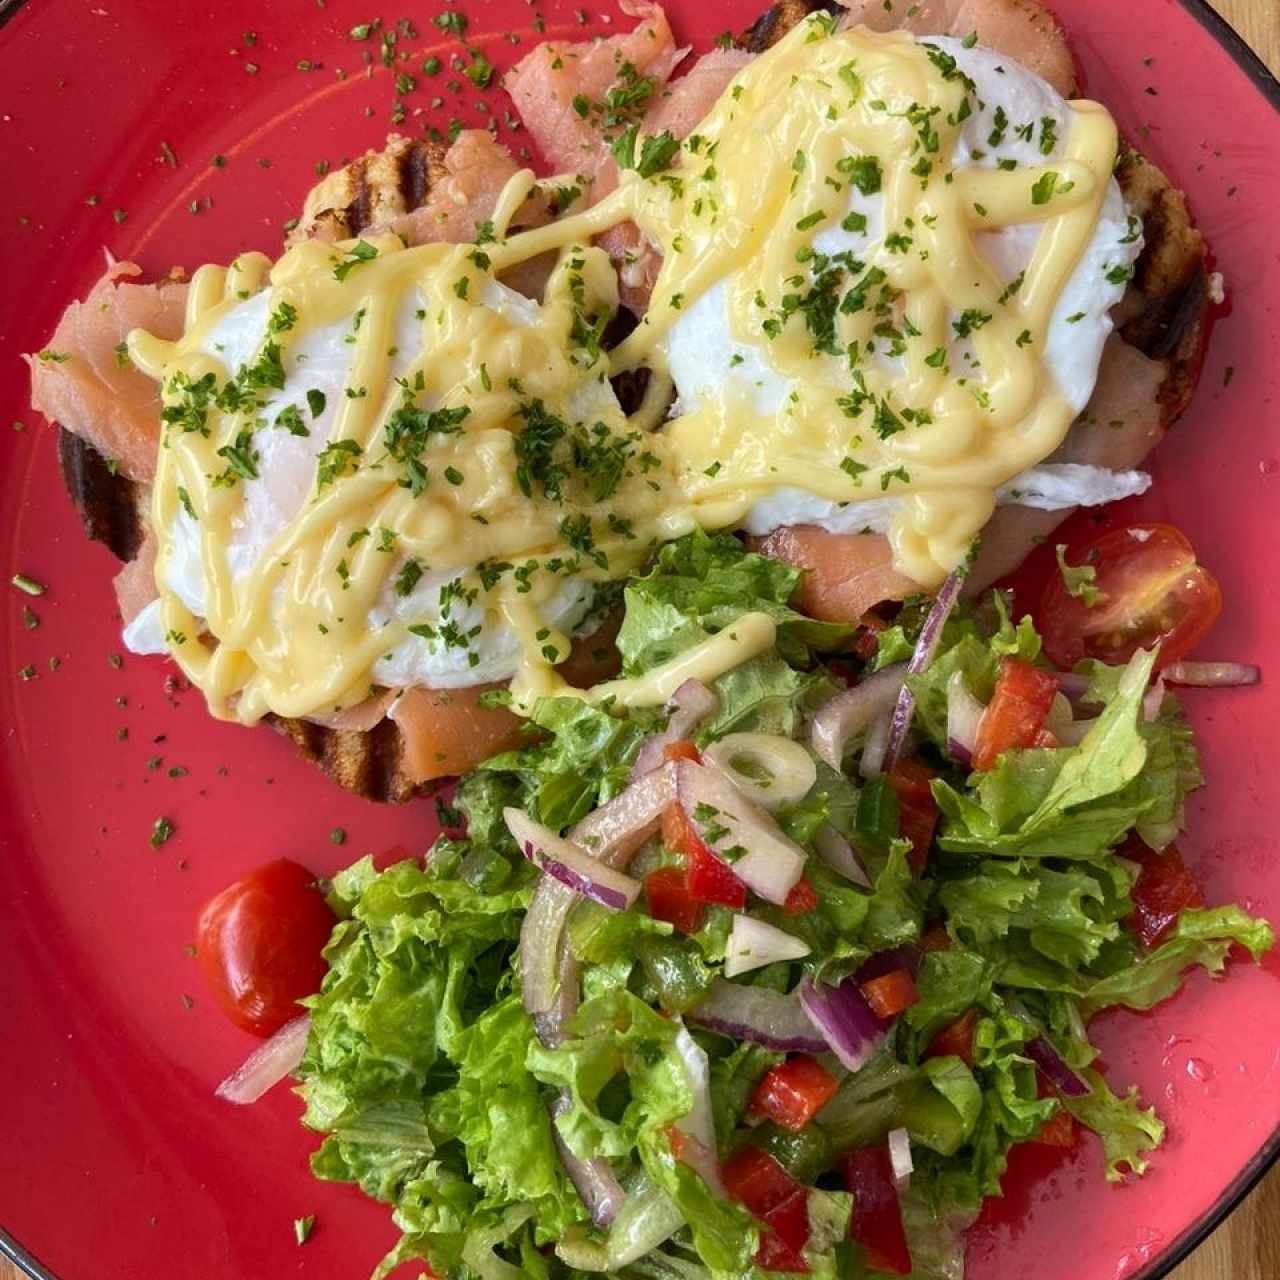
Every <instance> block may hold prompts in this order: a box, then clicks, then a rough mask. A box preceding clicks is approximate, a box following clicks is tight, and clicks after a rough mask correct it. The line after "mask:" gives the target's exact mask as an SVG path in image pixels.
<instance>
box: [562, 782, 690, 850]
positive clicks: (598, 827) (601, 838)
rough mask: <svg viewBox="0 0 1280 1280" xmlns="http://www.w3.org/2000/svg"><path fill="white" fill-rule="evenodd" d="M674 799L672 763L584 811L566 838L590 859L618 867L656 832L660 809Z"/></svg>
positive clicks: (674, 784)
mask: <svg viewBox="0 0 1280 1280" xmlns="http://www.w3.org/2000/svg"><path fill="white" fill-rule="evenodd" d="M675 798H676V771H675V765H674V764H666V765H663V766H662V767H661V768H658V769H654V770H653V771H652V772H650V773H646V774H645V775H644V777H642V778H639V779H637V780H636V781H635V782H633V783H632V784H631V785H630V786H629V787H627V788H626V790H625V791H622V792H619V794H618V795H616V796H614V798H613V799H612V800H610V801H609V803H608V804H604V805H601V806H600V808H599V809H596V810H594V811H593V812H592V813H589V814H587V816H586V817H585V818H583V819H582V821H581V822H579V823H578V824H577V825H576V826H574V827H571V828H570V829H569V839H570V840H571V841H573V843H574V844H576V845H579V846H581V847H582V848H583V849H586V850H587V851H588V852H589V853H590V854H591V856H592V857H593V858H599V859H600V861H601V862H606V863H608V864H609V865H610V866H612V867H617V868H618V869H622V868H623V867H624V866H625V865H626V861H627V860H628V859H629V858H630V857H631V855H632V854H633V853H634V852H635V851H636V850H637V849H638V848H639V847H640V846H641V845H642V844H644V842H645V841H646V840H648V839H649V837H650V836H652V835H654V834H656V832H657V830H658V827H659V826H660V825H661V823H662V814H663V810H665V809H666V807H667V806H668V805H669V804H670V803H671V802H672V801H673V800H674V799H675Z"/></svg>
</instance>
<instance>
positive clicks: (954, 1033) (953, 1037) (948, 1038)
mask: <svg viewBox="0 0 1280 1280" xmlns="http://www.w3.org/2000/svg"><path fill="white" fill-rule="evenodd" d="M977 1024H978V1011H977V1009H966V1010H965V1011H964V1012H963V1013H962V1014H961V1015H960V1016H959V1017H958V1018H957V1019H956V1020H955V1021H954V1022H951V1023H948V1024H947V1026H945V1027H943V1028H942V1030H941V1031H939V1032H938V1034H937V1035H936V1036H934V1037H933V1039H932V1040H930V1041H929V1047H928V1048H927V1049H926V1050H925V1051H924V1054H923V1055H922V1056H923V1057H926V1058H944V1057H947V1056H949V1055H951V1054H954V1055H955V1056H956V1057H957V1058H959V1059H960V1060H961V1061H962V1062H964V1064H965V1065H966V1066H970V1067H971V1066H973V1032H974V1028H975V1027H976V1026H977Z"/></svg>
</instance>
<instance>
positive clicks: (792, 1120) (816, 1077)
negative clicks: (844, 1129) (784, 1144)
mask: <svg viewBox="0 0 1280 1280" xmlns="http://www.w3.org/2000/svg"><path fill="white" fill-rule="evenodd" d="M839 1087H840V1082H839V1081H838V1080H837V1079H836V1078H835V1076H833V1075H832V1074H831V1072H830V1071H828V1070H827V1069H826V1067H824V1066H823V1065H822V1063H820V1062H819V1061H818V1060H817V1059H816V1058H811V1057H809V1055H808V1054H806V1053H798V1054H795V1055H793V1056H792V1057H790V1058H788V1059H787V1060H786V1062H780V1063H779V1064H778V1065H777V1066H776V1067H771V1068H770V1069H769V1070H768V1071H766V1072H765V1074H764V1078H763V1079H762V1080H761V1081H760V1083H759V1084H758V1085H757V1086H756V1091H755V1094H754V1095H753V1096H752V1098H751V1105H750V1110H751V1111H753V1112H754V1113H755V1114H756V1115H758V1116H767V1117H768V1118H769V1119H770V1120H772V1121H773V1122H774V1124H777V1125H781V1126H782V1128H784V1129H791V1130H792V1131H794V1132H799V1130H801V1129H803V1128H804V1127H805V1125H807V1124H808V1123H809V1121H810V1120H812V1119H813V1117H814V1116H816V1115H817V1114H818V1112H819V1111H821V1110H822V1108H823V1107H825V1106H826V1105H827V1103H828V1102H830V1101H831V1099H832V1098H833V1097H835V1093H836V1090H837V1089H839Z"/></svg>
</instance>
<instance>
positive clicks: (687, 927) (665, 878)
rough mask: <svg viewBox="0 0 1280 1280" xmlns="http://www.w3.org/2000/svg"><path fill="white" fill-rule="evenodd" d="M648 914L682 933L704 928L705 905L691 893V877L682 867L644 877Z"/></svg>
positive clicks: (665, 868)
mask: <svg viewBox="0 0 1280 1280" xmlns="http://www.w3.org/2000/svg"><path fill="white" fill-rule="evenodd" d="M644 896H645V898H646V900H647V901H648V904H649V914H650V915H651V916H652V917H653V918H654V919H655V920H665V921H666V922H667V923H668V924H671V925H674V926H675V927H676V928H677V929H679V930H680V932H681V933H697V932H698V930H699V929H700V928H701V927H702V904H701V903H700V902H695V901H694V899H693V897H692V896H691V895H690V893H689V880H688V876H687V875H686V873H685V872H684V871H682V870H681V869H680V868H679V867H660V868H659V869H658V870H657V871H651V872H650V873H649V874H648V875H647V876H645V878H644Z"/></svg>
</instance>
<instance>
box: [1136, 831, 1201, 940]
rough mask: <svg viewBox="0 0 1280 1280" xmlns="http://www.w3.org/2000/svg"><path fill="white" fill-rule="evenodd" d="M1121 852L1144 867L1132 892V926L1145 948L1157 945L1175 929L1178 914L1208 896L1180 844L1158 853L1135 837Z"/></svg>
mask: <svg viewBox="0 0 1280 1280" xmlns="http://www.w3.org/2000/svg"><path fill="white" fill-rule="evenodd" d="M1121 852H1122V853H1123V854H1124V856H1125V857H1126V858H1132V859H1133V860H1134V861H1135V862H1138V863H1140V864H1141V866H1142V870H1141V871H1140V872H1138V879H1137V881H1136V883H1135V884H1134V886H1133V889H1132V890H1131V891H1130V897H1131V898H1132V899H1133V912H1132V914H1131V915H1130V916H1129V920H1128V923H1129V927H1130V928H1131V929H1132V930H1133V931H1134V933H1136V934H1137V935H1138V937H1139V939H1141V941H1142V945H1143V946H1144V947H1157V946H1159V945H1160V943H1162V942H1163V941H1164V940H1165V938H1167V937H1168V936H1169V934H1170V933H1171V932H1172V931H1173V927H1174V925H1176V924H1177V923H1178V916H1179V915H1180V914H1181V913H1182V912H1183V911H1184V910H1185V909H1186V908H1187V907H1202V906H1204V896H1203V894H1202V893H1201V892H1200V886H1199V885H1198V884H1197V883H1196V878H1195V876H1193V875H1192V874H1191V872H1190V871H1189V870H1188V869H1187V864H1186V863H1185V862H1183V860H1182V854H1180V853H1179V852H1178V850H1177V847H1176V846H1174V845H1170V846H1169V847H1168V848H1167V849H1165V850H1163V851H1162V852H1160V853H1157V852H1156V851H1155V850H1154V849H1149V848H1148V847H1147V846H1146V845H1145V844H1142V843H1141V842H1139V841H1136V840H1135V841H1133V842H1132V843H1130V844H1128V845H1126V846H1125V847H1124V848H1123V849H1122V850H1121Z"/></svg>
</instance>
